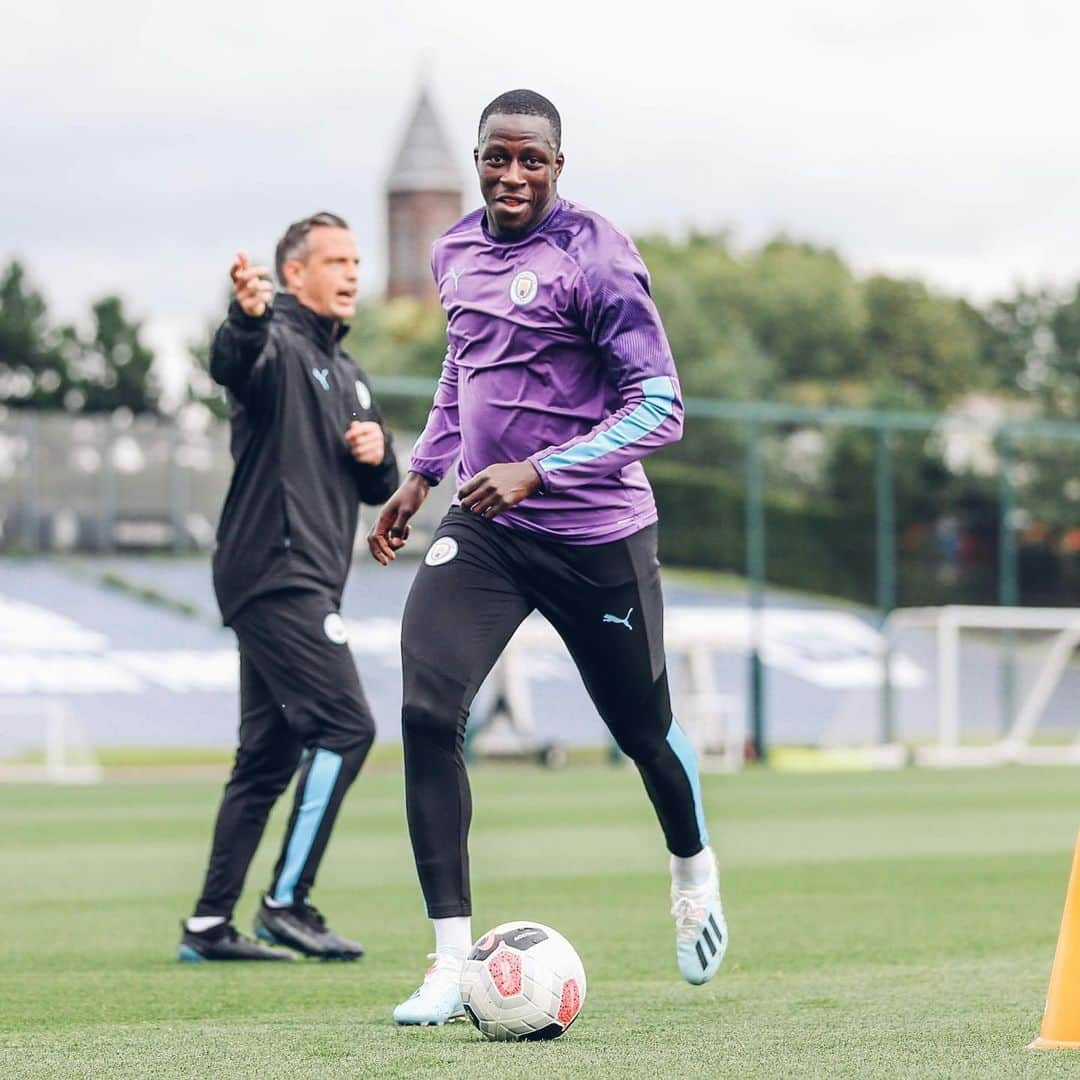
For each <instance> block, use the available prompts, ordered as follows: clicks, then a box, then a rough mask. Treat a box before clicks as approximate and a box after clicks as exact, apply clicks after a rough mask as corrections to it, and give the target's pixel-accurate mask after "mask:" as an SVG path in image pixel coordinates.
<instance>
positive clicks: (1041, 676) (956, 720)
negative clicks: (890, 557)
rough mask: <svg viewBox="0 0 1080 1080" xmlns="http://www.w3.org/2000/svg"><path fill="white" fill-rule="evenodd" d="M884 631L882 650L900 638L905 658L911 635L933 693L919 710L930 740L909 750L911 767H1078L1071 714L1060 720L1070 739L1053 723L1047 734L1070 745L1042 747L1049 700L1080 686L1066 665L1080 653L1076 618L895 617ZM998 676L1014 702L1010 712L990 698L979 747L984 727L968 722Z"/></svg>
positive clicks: (942, 612)
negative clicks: (991, 724) (918, 641)
mask: <svg viewBox="0 0 1080 1080" xmlns="http://www.w3.org/2000/svg"><path fill="white" fill-rule="evenodd" d="M884 632H885V634H886V638H887V641H888V642H889V646H890V647H896V646H897V645H898V644H900V643H901V642H904V640H905V637H906V638H907V639H908V640H907V642H906V643H905V647H906V648H909V649H910V648H911V647H912V645H911V635H912V634H921V635H922V636H923V638H924V641H925V642H927V643H929V645H930V648H931V650H932V654H933V658H934V663H933V664H932V665H931V666H930V670H931V671H932V672H933V673H934V682H935V686H934V694H933V696H932V698H931V699H930V701H928V702H927V703H926V704H927V705H929V706H930V708H931V709H932V711H933V713H934V716H933V725H932V730H933V740H932V741H931V742H930V743H929V744H928V745H923V746H919V747H917V748H916V750H915V754H914V758H915V761H916V763H918V764H923V765H930V766H957V765H996V764H1007V763H1016V764H1080V712H1078V711H1077V710H1073V716H1072V717H1071V718H1069V717H1066V718H1065V719H1066V723H1071V726H1072V730H1071V731H1070V730H1069V728H1068V727H1067V726H1062V725H1061V724H1058V725H1057V730H1055V731H1053V732H1052V733H1050V734H1052V735H1053V736H1054V737H1058V736H1060V735H1063V734H1064V735H1067V736H1070V738H1068V739H1067V741H1065V742H1061V741H1060V739H1058V741H1052V742H1047V741H1046V737H1047V735H1048V724H1047V720H1048V714H1049V710H1050V706H1051V703H1052V701H1053V699H1054V697H1055V695H1060V693H1061V691H1062V690H1063V689H1064V690H1065V691H1066V692H1069V691H1070V690H1071V687H1072V683H1073V682H1074V681H1075V680H1077V679H1080V675H1078V674H1077V673H1076V672H1074V671H1072V669H1071V666H1070V665H1071V663H1072V660H1073V658H1074V656H1075V655H1076V652H1077V649H1078V648H1080V609H1077V608H1019V607H992V606H985V607H983V606H975V605H951V606H946V607H939V608H901V609H898V610H897V611H894V612H893V613H892V614H891V615H890V616H889V618H888V619H887V620H886V623H885V626H884ZM1003 669H1006V670H1008V671H1009V672H1010V677H1011V674H1013V673H1016V674H1018V675H1019V676H1020V678H1019V679H1018V682H1017V688H1018V690H1019V694H1018V696H1017V698H1016V701H1015V708H1012V709H1010V703H1009V702H1007V701H1006V700H1005V695H1004V692H1003V691H999V693H998V700H997V710H996V711H997V714H998V723H997V725H996V730H994V731H993V732H992V733H991V737H990V738H987V730H986V725H985V722H984V723H983V724H982V725H981V726H980V725H979V724H977V723H976V722H975V721H976V717H975V716H974V715H973V714H974V712H976V711H981V710H985V702H986V699H987V695H988V693H989V692H990V691H989V687H990V685H992V684H993V683H994V680H995V679H996V678H997V676H998V673H999V672H1000V671H1001V670H1003ZM1066 684H1068V685H1066ZM976 698H978V699H979V700H978V704H976V701H975V699H976ZM1059 719H1060V710H1059ZM972 736H975V739H974V740H973V738H972Z"/></svg>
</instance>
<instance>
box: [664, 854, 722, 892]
mask: <svg viewBox="0 0 1080 1080" xmlns="http://www.w3.org/2000/svg"><path fill="white" fill-rule="evenodd" d="M712 868H713V856H712V852H711V851H710V850H709V849H708V848H707V847H703V848H702V849H701V850H700V851H699V852H698V853H697V854H696V855H691V856H690V857H689V858H686V859H683V858H680V856H678V855H672V856H671V880H672V881H674V882H675V884H676V885H704V884H705V882H706V881H708V880H709V874H710V873H712Z"/></svg>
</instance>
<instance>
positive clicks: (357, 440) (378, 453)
mask: <svg viewBox="0 0 1080 1080" xmlns="http://www.w3.org/2000/svg"><path fill="white" fill-rule="evenodd" d="M345 443H346V445H347V446H348V448H349V453H350V454H352V456H353V458H354V459H355V460H356V461H359V462H360V464H361V465H381V464H382V459H383V458H384V457H385V456H386V439H385V438H384V436H383V429H382V428H381V427H380V426H379V425H378V424H376V423H375V422H374V421H373V420H365V421H360V420H354V421H353V422H352V423H351V424H350V425H349V428H348V430H347V431H346V432H345Z"/></svg>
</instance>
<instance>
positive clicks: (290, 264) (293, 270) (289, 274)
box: [281, 259, 304, 292]
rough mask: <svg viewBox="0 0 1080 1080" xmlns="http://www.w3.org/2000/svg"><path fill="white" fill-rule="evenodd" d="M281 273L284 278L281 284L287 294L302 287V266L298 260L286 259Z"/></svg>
mask: <svg viewBox="0 0 1080 1080" xmlns="http://www.w3.org/2000/svg"><path fill="white" fill-rule="evenodd" d="M281 272H282V274H283V275H284V278H285V280H284V281H283V282H282V284H283V285H284V286H285V288H286V289H288V290H289V292H296V290H297V289H302V288H303V287H304V264H303V263H302V262H301V261H300V260H299V259H286V260H285V263H284V265H283V266H282V267H281Z"/></svg>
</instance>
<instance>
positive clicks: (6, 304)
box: [0, 260, 72, 409]
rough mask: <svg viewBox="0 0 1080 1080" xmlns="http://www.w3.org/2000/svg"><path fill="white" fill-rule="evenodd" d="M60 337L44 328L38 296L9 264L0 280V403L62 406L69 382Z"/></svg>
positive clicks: (45, 318)
mask: <svg viewBox="0 0 1080 1080" xmlns="http://www.w3.org/2000/svg"><path fill="white" fill-rule="evenodd" d="M62 345H63V339H62V335H59V334H57V333H56V332H55V331H54V330H52V329H51V327H50V326H49V317H48V307H47V305H46V303H45V299H44V297H43V296H42V295H41V293H40V292H38V291H37V289H35V288H34V287H33V286H32V285H31V283H30V281H29V280H28V278H27V274H26V270H25V268H24V267H23V265H22V264H21V263H20V262H18V261H17V260H12V261H11V262H10V263H9V264H8V265H7V267H6V268H5V269H4V271H3V276H2V277H0V403H3V404H6V405H14V406H16V407H24V408H36V409H57V408H61V407H63V404H64V400H65V395H67V394H68V392H69V391H70V390H71V386H72V380H71V375H70V372H69V370H68V364H67V360H66V358H65V355H64V350H63V348H62Z"/></svg>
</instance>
